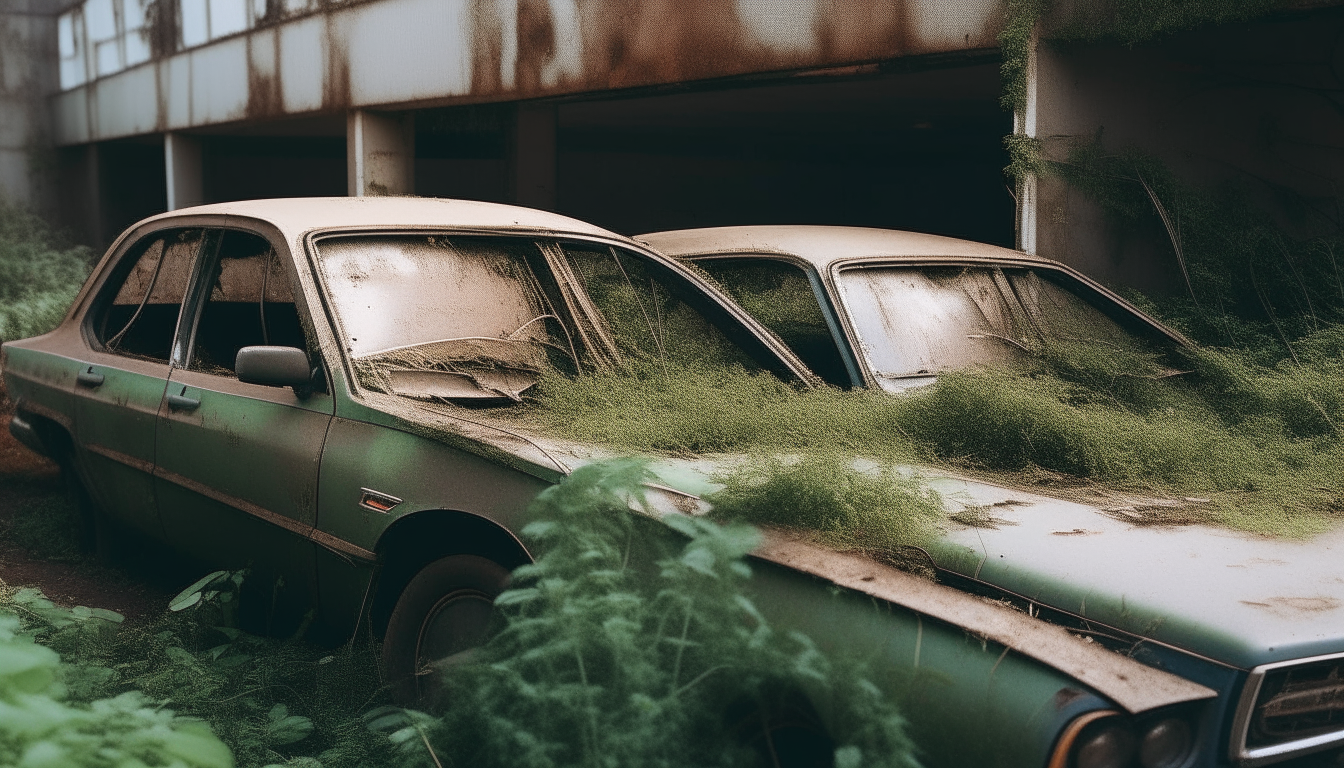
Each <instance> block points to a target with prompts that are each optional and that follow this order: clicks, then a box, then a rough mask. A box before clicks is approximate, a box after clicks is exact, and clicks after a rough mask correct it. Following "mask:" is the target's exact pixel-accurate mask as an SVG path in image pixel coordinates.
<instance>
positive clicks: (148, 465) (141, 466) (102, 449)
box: [84, 443, 154, 475]
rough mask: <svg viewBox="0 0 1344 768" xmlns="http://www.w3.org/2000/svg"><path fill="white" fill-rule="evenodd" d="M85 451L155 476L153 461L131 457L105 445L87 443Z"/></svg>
mask: <svg viewBox="0 0 1344 768" xmlns="http://www.w3.org/2000/svg"><path fill="white" fill-rule="evenodd" d="M84 449H85V450H87V451H88V452H90V453H96V454H98V455H99V456H102V457H103V458H105V459H111V460H113V461H115V462H117V463H118V464H125V465H126V466H128V467H130V468H131V469H138V470H140V471H141V472H144V473H145V474H147V475H152V474H154V462H152V461H145V460H144V459H137V458H136V457H134V456H129V455H127V454H124V453H122V452H121V451H114V450H112V449H111V448H108V447H107V446H105V445H99V444H98V443H87V444H85V446H84Z"/></svg>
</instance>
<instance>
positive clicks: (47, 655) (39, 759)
mask: <svg viewBox="0 0 1344 768" xmlns="http://www.w3.org/2000/svg"><path fill="white" fill-rule="evenodd" d="M4 597H5V601H4V605H3V608H0V764H2V765H13V766H23V768H48V767H50V768H67V767H69V768H77V767H81V768H82V767H84V766H87V767H88V768H95V767H100V766H108V765H117V766H121V765H172V766H182V767H183V768H233V764H234V763H233V757H232V755H230V754H229V750H228V748H227V747H226V746H225V745H224V744H223V743H222V742H220V741H219V739H217V738H216V737H215V735H214V734H213V733H211V731H210V728H209V726H208V725H206V724H205V723H204V722H202V721H200V720H196V719H192V718H184V717H180V716H178V715H177V714H176V713H175V712H174V711H173V710H171V709H167V708H165V707H164V706H163V703H162V702H157V701H153V700H151V699H149V698H148V697H146V696H145V695H144V694H142V693H139V692H137V691H126V692H123V693H120V694H118V695H115V696H105V695H100V694H101V693H102V692H101V690H99V685H98V679H99V678H100V677H105V676H110V675H111V674H113V671H112V670H110V669H107V668H103V667H90V666H87V665H84V664H79V663H75V664H71V663H68V662H67V663H63V662H62V659H61V657H60V656H59V655H58V654H57V652H56V651H54V650H52V649H51V648H48V647H46V646H44V645H40V644H38V643H37V642H35V639H34V636H33V633H32V632H31V631H25V627H24V623H25V622H23V621H21V620H20V618H19V617H18V616H16V615H15V612H22V613H23V614H25V615H26V616H27V617H29V619H30V620H29V621H28V622H27V623H28V624H29V626H30V627H31V626H33V625H37V626H38V627H39V628H40V629H39V635H40V636H42V637H43V639H48V640H49V639H50V638H51V636H52V635H53V634H59V635H61V636H62V637H63V638H71V637H76V638H79V639H80V640H81V641H84V642H88V641H96V640H97V639H99V638H102V637H104V636H107V635H108V634H110V633H112V632H114V631H115V630H114V627H115V624H116V623H118V622H120V621H121V617H120V616H118V615H117V614H114V613H110V612H106V611H101V612H100V611H91V610H89V609H87V608H85V609H79V608H76V609H74V610H65V609H60V608H57V607H56V606H54V605H52V604H51V603H50V601H47V600H45V599H43V598H42V597H41V595H40V593H37V592H36V591H34V590H21V591H19V592H18V593H15V594H6V595H5V596H4ZM5 609H8V610H5Z"/></svg>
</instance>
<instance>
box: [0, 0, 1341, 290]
mask: <svg viewBox="0 0 1344 768" xmlns="http://www.w3.org/2000/svg"><path fill="white" fill-rule="evenodd" d="M1078 1H1079V2H1082V0H1078ZM1066 5H1067V4H1066ZM1339 6H1340V4H1339V3H1338V2H1306V3H1302V2H1298V3H1295V4H1292V5H1291V6H1287V5H1286V6H1285V8H1284V9H1283V10H1282V11H1280V12H1278V13H1275V14H1271V15H1269V16H1265V17H1262V18H1260V19H1257V20H1256V21H1253V22H1250V23H1241V24H1234V25H1225V26H1221V27H1215V28H1211V29H1200V30H1196V31H1194V32H1188V33H1182V34H1179V35H1175V36H1170V37H1167V38H1164V39H1162V40H1161V41H1160V42H1158V43H1155V44H1150V45H1144V46H1140V47H1137V48H1127V47H1124V46H1119V45H1114V46H1107V45H1090V46H1085V47H1060V46H1057V45H1053V44H1048V43H1038V44H1037V45H1036V47H1035V54H1034V55H1033V57H1032V59H1031V62H1030V65H1029V73H1028V74H1029V78H1028V99H1027V102H1026V105H1025V107H1024V108H1023V109H1022V110H1020V111H1019V113H1018V114H1016V115H1014V114H1011V113H1009V112H1006V111H1004V110H1003V109H1002V108H1001V107H1000V106H999V103H998V100H999V94H1000V92H1001V80H1000V73H999V69H1000V63H1001V56H1000V52H999V48H998V42H997V37H998V35H999V33H1000V31H1001V30H1002V27H1003V24H1004V19H1005V6H1004V4H1003V2H1002V0H956V1H955V2H952V1H951V0H78V1H76V0H0V44H2V45H3V50H2V51H0V105H2V106H0V109H3V115H2V116H0V194H3V195H4V196H5V197H6V198H8V199H10V200H17V201H19V202H23V203H25V204H28V205H30V206H33V207H35V208H37V209H39V210H43V211H46V212H47V213H49V214H50V215H52V216H54V217H55V218H56V219H57V220H58V221H60V222H61V223H62V224H64V225H65V226H66V227H68V228H69V229H71V230H72V231H73V232H76V233H77V235H78V236H79V237H80V238H82V239H84V240H86V241H87V242H90V243H92V244H96V245H102V244H105V243H107V242H108V241H109V240H110V239H111V238H112V237H114V236H115V235H116V233H117V232H119V231H120V230H121V229H122V228H123V227H124V226H126V225H127V224H129V223H131V222H133V221H134V220H136V219H138V218H140V217H142V216H145V215H148V214H151V213H155V212H158V211H162V210H165V209H171V208H177V207H182V206H186V205H192V204H195V203H200V202H217V201H226V200H235V199H244V198H253V197H281V196H292V195H344V194H350V195H375V194H416V195H433V196H452V197H464V198H476V199H484V200H496V201H509V202H518V203H521V204H524V205H530V206H534V207H539V208H547V209H551V210H557V211H560V212H563V213H567V214H570V215H574V216H577V217H580V218H584V219H587V220H590V221H593V222H595V223H598V224H601V225H603V226H607V227H609V228H611V229H615V230H617V231H623V232H628V233H635V232H640V231H647V230H653V229H664V228H673V227H685V226H704V225H714V224H728V223H830V224H858V225H868V226H881V227H893V228H904V229H914V230H920V231H928V232H937V233H941V234H949V235H954V236H960V237H967V238H971V239H976V240H982V241H987V242H994V243H999V244H1005V245H1014V244H1017V245H1019V246H1020V247H1023V248H1025V249H1026V250H1029V251H1034V252H1040V253H1043V254H1045V255H1048V256H1052V257H1055V258H1059V259H1062V260H1064V261H1067V262H1070V263H1073V264H1076V265H1079V266H1081V267H1082V268H1084V269H1085V270H1087V271H1089V272H1091V273H1093V274H1095V275H1097V276H1098V277H1100V278H1102V279H1104V280H1109V281H1113V282H1120V283H1130V284H1136V285H1139V286H1141V287H1147V288H1153V287H1157V288H1160V287H1162V286H1163V285H1164V284H1165V283H1166V282H1167V281H1169V280H1170V278H1171V268H1172V267H1171V264H1170V263H1169V262H1170V258H1169V256H1164V255H1163V254H1162V253H1161V247H1160V244H1161V241H1162V238H1161V237H1160V233H1117V232H1115V231H1113V230H1112V228H1111V225H1110V224H1108V222H1107V221H1106V220H1105V218H1104V217H1103V216H1102V215H1101V214H1100V212H1099V209H1098V208H1097V207H1096V206H1095V204H1093V203H1092V202H1091V201H1090V200H1088V199H1087V198H1086V197H1085V196H1083V195H1081V194H1080V193H1078V192H1077V191H1076V190H1071V189H1069V188H1068V186H1067V185H1065V184H1063V183H1062V182H1060V181H1059V180H1057V179H1042V180H1040V182H1039V183H1037V182H1034V181H1029V182H1028V183H1026V184H1024V185H1021V186H1020V187H1015V186H1014V185H1013V184H1012V182H1010V181H1009V180H1008V179H1007V178H1006V177H1005V176H1004V175H1003V172H1002V168H1003V167H1004V166H1005V165H1006V164H1007V162H1008V156H1007V153H1006V151H1005V150H1004V148H1003V143H1002V139H1003V136H1004V135H1005V134H1009V133H1012V132H1014V131H1016V132H1019V133H1025V134H1028V135H1031V136H1036V137H1039V138H1041V139H1042V140H1043V141H1044V142H1045V146H1046V152H1047V154H1050V155H1052V156H1060V155H1061V153H1065V152H1066V151H1067V147H1069V146H1071V145H1072V143H1074V142H1077V141H1080V140H1090V139H1092V138H1094V137H1097V136H1101V137H1102V138H1103V140H1104V142H1105V143H1106V145H1107V146H1109V147H1115V148H1120V147H1123V146H1131V145H1132V146H1136V147H1139V148H1141V149H1143V150H1144V151H1148V152H1151V153H1154V154H1156V155H1158V156H1160V157H1161V158H1163V159H1164V160H1166V161H1168V162H1169V163H1171V164H1172V165H1173V167H1176V168H1177V169H1178V170H1179V171H1180V172H1181V173H1182V174H1185V175H1187V176H1188V177H1190V178H1191V179H1195V180H1198V181H1200V182H1201V183H1204V182H1207V183H1214V182H1217V181H1221V180H1226V179H1233V178H1235V179H1241V180H1247V179H1249V180H1251V182H1252V184H1253V185H1254V184H1259V185H1261V186H1262V187H1263V188H1264V190H1265V197H1266V199H1267V200H1270V201H1271V202H1273V201H1274V200H1279V199H1282V198H1283V196H1284V195H1288V196H1296V197H1297V198H1300V199H1301V200H1305V201H1307V202H1308V204H1309V207H1310V206H1315V208H1313V210H1316V209H1319V216H1318V218H1319V221H1298V222H1297V225H1300V226H1301V227H1304V228H1307V229H1310V228H1311V227H1324V226H1328V225H1329V224H1330V222H1333V226H1335V227H1338V226H1339V223H1340V220H1339V219H1340V217H1339V211H1338V201H1339V199H1340V194H1341V193H1340V188H1341V184H1344V139H1341V137H1344V106H1342V105H1344V95H1342V94H1344V43H1342V42H1341V41H1344V8H1341V7H1339ZM1050 23H1051V19H1050V18H1047V19H1046V20H1044V21H1043V22H1042V24H1041V28H1042V30H1044V31H1046V32H1048V31H1049V29H1050ZM1047 37H1048V35H1047ZM1332 205H1333V206H1335V209H1334V210H1330V207H1331V206H1332ZM1308 218H1310V217H1308ZM1131 235H1132V236H1131Z"/></svg>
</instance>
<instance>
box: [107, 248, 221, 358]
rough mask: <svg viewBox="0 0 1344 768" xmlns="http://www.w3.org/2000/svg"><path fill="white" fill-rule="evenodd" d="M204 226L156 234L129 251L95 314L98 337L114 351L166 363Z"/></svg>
mask: <svg viewBox="0 0 1344 768" xmlns="http://www.w3.org/2000/svg"><path fill="white" fill-rule="evenodd" d="M200 244H201V230H199V229H178V230H169V231H166V232H156V233H154V234H153V235H150V236H149V237H146V238H145V239H144V240H141V241H140V242H138V243H136V244H135V245H134V246H133V247H132V248H131V249H130V250H128V251H127V252H126V256H125V258H123V259H122V260H121V261H120V262H119V263H118V266H117V268H116V269H115V270H114V272H113V274H112V279H111V280H110V281H109V285H108V287H107V289H106V291H105V292H104V294H103V295H104V296H106V297H108V298H107V299H105V302H106V303H104V304H103V305H102V306H101V307H100V308H99V309H98V310H97V311H96V312H95V317H94V323H93V328H94V335H95V337H96V338H97V339H98V341H99V342H101V343H102V344H103V346H104V347H105V348H106V349H107V350H108V351H110V352H115V353H118V354H123V355H129V356H132V357H139V358H144V359H149V360H160V361H163V362H167V361H168V358H169V353H170V351H171V349H172V343H173V335H174V333H175V331H176V330H177V319H178V315H179V314H180V312H181V309H182V301H183V297H184V296H185V295H186V292H187V283H188V282H189V281H190V278H191V269H192V266H193V264H194V263H195V260H196V256H197V252H198V251H199V250H200Z"/></svg>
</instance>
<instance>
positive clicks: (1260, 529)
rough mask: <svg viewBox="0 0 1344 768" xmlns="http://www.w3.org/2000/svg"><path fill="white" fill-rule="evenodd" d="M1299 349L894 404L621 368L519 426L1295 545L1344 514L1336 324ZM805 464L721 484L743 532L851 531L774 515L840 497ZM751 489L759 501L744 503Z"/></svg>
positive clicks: (1068, 363)
mask: <svg viewBox="0 0 1344 768" xmlns="http://www.w3.org/2000/svg"><path fill="white" fill-rule="evenodd" d="M1297 348H1298V358H1299V361H1298V362H1293V361H1285V362H1281V363H1279V364H1278V365H1275V366H1267V365H1264V364H1261V363H1258V362H1256V361H1255V360H1256V358H1255V355H1254V354H1253V353H1252V352H1236V351H1229V350H1217V349H1196V350H1191V351H1189V352H1188V353H1186V354H1185V356H1184V357H1185V359H1183V360H1179V361H1177V362H1179V363H1180V364H1181V368H1180V370H1181V371H1183V372H1182V373H1179V374H1178V375H1173V374H1176V371H1174V370H1173V369H1171V368H1168V367H1167V366H1166V365H1165V364H1160V363H1159V362H1158V361H1157V360H1156V359H1154V358H1150V357H1145V356H1143V355H1141V354H1138V353H1124V354H1121V353H1117V352H1116V351H1115V350H1100V349H1099V348H1097V347H1095V346H1091V347H1089V346H1077V347H1072V348H1070V347H1066V346H1058V345H1057V346H1055V347H1053V348H1050V349H1047V350H1044V351H1043V353H1042V354H1040V355H1038V356H1035V357H1033V358H1031V359H1030V360H1028V361H1027V362H1024V363H1023V364H1021V365H1018V366H1015V367H1012V368H1004V369H995V370H979V371H968V372H963V373H956V374H949V375H944V376H942V377H941V378H940V379H939V381H938V383H937V384H935V385H933V386H930V387H926V388H923V389H920V390H916V391H914V392H911V393H908V394H906V395H901V396H892V395H887V394H881V393H876V392H871V391H869V392H840V391H838V390H833V389H822V390H815V391H799V390H797V389H795V388H793V387H790V386H788V385H786V384H781V383H779V382H777V381H775V380H774V379H773V378H771V377H768V376H764V375H751V374H748V373H746V372H743V371H733V370H729V371H705V370H699V369H694V368H677V369H671V370H668V371H664V370H663V369H662V368H657V369H653V368H636V369H635V370H634V371H633V372H631V373H623V374H610V375H594V376H585V377H583V378H579V379H567V378H564V377H559V376H552V377H548V378H546V379H544V380H543V382H542V384H541V385H540V391H539V393H538V397H539V405H538V407H536V408H534V409H533V410H532V412H531V414H530V418H531V419H533V420H535V421H536V422H537V423H538V424H539V425H540V426H541V427H542V428H543V429H545V430H546V431H549V432H552V433H555V434H559V435H562V436H564V437H567V438H571V439H577V440H582V441H587V442H596V443H602V444H606V445H610V446H613V447H616V448H621V449H627V450H642V451H655V452H666V453H672V454H682V455H684V454H699V453H724V452H741V453H748V454H754V455H764V454H766V453H769V454H773V455H780V454H802V455H816V456H821V457H830V458H829V460H830V461H831V462H832V464H831V466H832V467H833V468H834V467H843V466H846V465H845V461H847V460H848V459H847V458H845V461H841V460H840V458H838V457H854V456H865V457H871V458H873V459H876V460H878V461H879V462H881V461H887V462H893V461H915V462H922V463H933V464H935V465H941V466H943V467H945V468H950V469H955V470H974V471H981V472H987V473H989V474H990V475H991V480H993V481H997V482H1000V483H1004V484H1009V485H1015V486H1022V485H1033V484H1036V483H1037V482H1038V481H1039V479H1040V478H1042V477H1047V478H1049V479H1050V480H1051V481H1052V484H1053V485H1054V486H1056V488H1058V487H1059V486H1060V485H1061V484H1062V485H1065V486H1068V485H1085V484H1090V485H1092V486H1101V487H1103V488H1108V489H1112V490H1117V491H1122V492H1129V493H1143V494H1151V495H1161V496H1169V497H1176V498H1178V499H1207V500H1208V501H1207V503H1206V502H1201V501H1194V502H1186V503H1188V504H1190V505H1191V506H1190V507H1189V509H1188V510H1187V511H1188V513H1189V514H1188V515H1186V517H1187V518H1192V519H1198V520H1204V521H1207V522H1210V523H1214V524H1220V525H1223V526H1227V527H1230V528H1234V529H1238V530H1245V531H1252V532H1257V533H1265V534H1273V535H1280V536H1288V537H1300V536H1306V535H1311V534H1313V533H1316V532H1319V531H1322V530H1324V529H1325V528H1327V527H1329V526H1330V525H1331V524H1332V522H1333V520H1335V519H1336V518H1337V517H1338V516H1339V515H1340V514H1341V513H1344V473H1341V472H1339V467H1341V466H1344V447H1342V445H1344V444H1342V443H1341V434H1340V430H1341V429H1344V328H1340V327H1331V328H1328V329H1326V330H1323V331H1321V332H1318V333H1316V334H1314V335H1312V336H1310V337H1307V338H1306V339H1304V340H1303V341H1302V342H1301V343H1299V344H1298V345H1297ZM816 466H820V465H819V464H812V463H807V462H803V463H802V464H797V463H793V464H791V463H779V462H776V463H773V464H772V463H770V461H769V460H767V459H763V460H760V461H757V462H754V463H748V465H747V466H746V467H745V468H743V469H741V470H738V474H737V475H736V476H733V475H731V474H730V475H729V476H727V477H725V478H722V479H723V480H724V481H725V482H726V484H727V485H728V486H729V489H730V491H731V492H730V493H728V494H727V495H726V496H725V497H724V500H725V502H727V506H728V508H730V509H732V510H733V511H734V513H735V514H736V515H737V516H740V517H745V518H747V519H751V520H753V521H755V522H758V523H764V522H771V521H773V522H775V523H777V524H785V525H801V526H802V527H809V528H814V529H817V530H820V531H826V530H828V528H827V526H832V527H834V530H843V529H846V528H848V529H850V530H854V531H858V530H866V526H864V525H861V524H858V523H855V522H852V521H851V522H844V521H843V516H840V517H837V516H825V515H822V516H821V517H819V518H818V519H816V520H811V521H808V520H800V519H796V518H795V517H794V515H795V513H793V512H789V511H786V510H787V507H789V505H788V504H781V503H780V502H779V496H778V494H776V493H775V489H781V488H786V487H796V483H795V480H797V479H800V478H804V476H805V483H806V484H807V485H808V486H809V487H811V488H813V489H815V493H816V494H817V495H818V497H826V496H828V495H830V496H834V497H839V496H843V495H844V494H846V493H851V492H852V489H853V487H854V483H855V478H854V473H855V472H857V470H852V469H850V470H848V471H841V470H834V469H833V471H830V472H826V471H812V468H813V467H816ZM1041 470H1048V471H1047V472H1041ZM790 475H792V476H793V477H789V476H790ZM1060 475H1063V476H1064V477H1063V478H1061V477H1060ZM898 480H900V478H898V477H897V476H887V481H888V482H890V483H893V484H899V483H898V482H897V481H898ZM1061 480H1063V483H1061V482H1060V481H1061ZM791 483H792V484H794V485H790V484H791ZM748 488H755V489H758V492H756V493H755V494H754V496H751V497H750V498H748V495H746V494H745V493H743V492H741V491H742V489H748ZM734 489H736V490H734ZM761 489H767V490H761ZM893 492H894V491H893ZM798 498H800V499H801V498H802V497H801V496H799V497H798ZM911 498H912V499H913V498H914V497H913V496H912V497H911ZM889 508H891V509H893V511H892V513H891V514H892V515H894V516H895V518H896V519H894V520H893V521H892V523H891V524H892V526H893V527H894V528H895V529H896V530H902V529H908V530H916V531H917V530H918V529H919V526H918V524H916V523H914V522H912V521H916V520H918V519H920V518H922V517H923V516H924V511H925V510H926V507H922V506H921V505H919V504H915V503H903V504H897V505H889ZM837 521H840V522H837ZM914 539H915V540H917V539H918V535H916V536H914ZM893 541H894V540H893ZM900 543H915V541H912V540H911V539H909V538H905V539H902V540H901V542H900Z"/></svg>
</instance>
